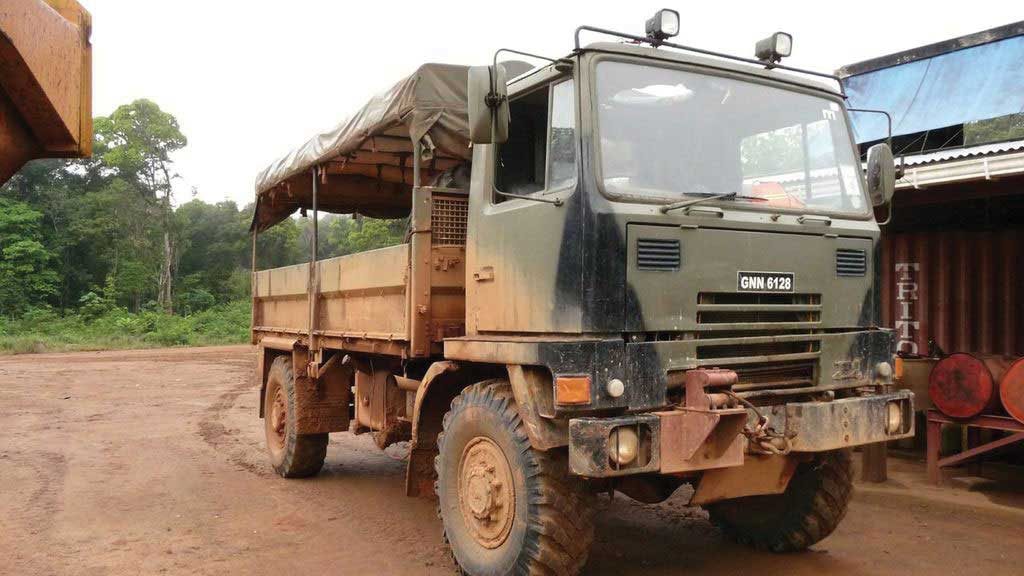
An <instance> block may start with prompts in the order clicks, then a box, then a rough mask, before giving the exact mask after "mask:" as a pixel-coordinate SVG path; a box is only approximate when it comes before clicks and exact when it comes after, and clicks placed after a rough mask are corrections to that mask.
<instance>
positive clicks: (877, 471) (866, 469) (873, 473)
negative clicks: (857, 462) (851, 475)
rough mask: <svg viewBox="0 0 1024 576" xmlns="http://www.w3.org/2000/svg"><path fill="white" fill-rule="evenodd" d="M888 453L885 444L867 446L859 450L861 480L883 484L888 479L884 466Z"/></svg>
mask: <svg viewBox="0 0 1024 576" xmlns="http://www.w3.org/2000/svg"><path fill="white" fill-rule="evenodd" d="M888 452H889V451H888V447H887V445H886V443H885V442H878V443H877V444H868V445H866V446H864V447H863V448H861V475H860V476H861V480H863V481H865V482H885V481H886V480H887V479H888V478H889V473H888V468H887V464H886V458H887V457H888Z"/></svg>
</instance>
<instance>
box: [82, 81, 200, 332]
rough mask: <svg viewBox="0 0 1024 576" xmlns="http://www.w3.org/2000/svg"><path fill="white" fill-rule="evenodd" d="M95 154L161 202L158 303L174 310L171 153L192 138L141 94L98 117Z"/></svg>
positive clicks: (165, 308)
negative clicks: (140, 96) (160, 255)
mask: <svg viewBox="0 0 1024 576" xmlns="http://www.w3.org/2000/svg"><path fill="white" fill-rule="evenodd" d="M93 129H94V132H95V134H96V144H97V146H96V155H97V156H99V158H100V159H101V160H102V162H103V164H104V165H105V167H106V168H107V169H109V170H112V171H114V172H115V173H116V174H117V175H118V176H120V177H122V178H124V179H125V180H127V181H130V182H132V183H133V184H135V185H136V186H137V187H138V190H139V192H140V193H142V194H143V195H144V196H145V197H146V198H150V199H152V200H154V201H155V202H156V204H157V212H158V221H159V223H160V227H159V235H160V240H161V241H160V245H161V252H162V260H161V264H160V270H159V279H158V283H157V302H158V303H159V304H160V306H161V307H163V308H164V310H166V311H168V312H170V311H172V309H173V284H174V272H175V271H174V263H175V248H176V244H175V243H176V237H175V230H174V209H173V190H172V184H173V181H174V179H175V178H176V177H177V174H175V173H174V171H173V168H172V161H171V159H170V155H171V154H172V153H173V152H175V151H177V150H180V149H181V148H184V147H185V145H186V144H187V140H186V138H185V136H184V134H182V133H181V129H180V128H179V126H178V121H177V119H175V117H174V116H173V115H171V114H169V113H167V112H164V111H163V110H161V109H160V107H159V106H157V105H156V103H154V102H152V101H150V100H145V99H140V100H136V101H134V102H132V103H131V104H125V105H123V106H120V107H118V108H117V109H116V110H114V113H113V114H111V115H110V116H109V117H101V118H97V119H96V121H95V122H94V125H93Z"/></svg>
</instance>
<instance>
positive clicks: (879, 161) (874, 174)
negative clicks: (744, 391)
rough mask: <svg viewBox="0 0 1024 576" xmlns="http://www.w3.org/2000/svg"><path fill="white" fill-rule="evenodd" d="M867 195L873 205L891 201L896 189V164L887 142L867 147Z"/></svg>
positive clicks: (881, 204)
mask: <svg viewBox="0 0 1024 576" xmlns="http://www.w3.org/2000/svg"><path fill="white" fill-rule="evenodd" d="M867 180H868V195H869V196H870V197H871V203H872V204H873V205H875V206H883V205H885V204H888V203H889V202H891V201H892V195H893V193H894V192H895V191H896V164H895V162H894V160H893V157H892V149H891V148H889V145H888V144H875V145H874V146H872V147H871V148H868V173H867Z"/></svg>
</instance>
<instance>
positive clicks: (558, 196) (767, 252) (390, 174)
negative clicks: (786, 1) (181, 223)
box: [252, 10, 914, 574]
mask: <svg viewBox="0 0 1024 576" xmlns="http://www.w3.org/2000/svg"><path fill="white" fill-rule="evenodd" d="M678 29H679V17H678V14H676V13H675V12H673V11H670V10H663V11H660V12H659V13H658V14H657V15H656V16H655V17H654V18H652V19H651V21H649V22H648V24H647V35H645V36H640V35H631V34H625V33H619V32H613V31H609V30H603V29H599V28H593V27H586V26H584V27H581V28H579V29H578V30H577V31H576V47H575V49H574V50H573V51H572V52H571V53H570V54H569V55H568V56H566V57H564V58H557V59H551V60H547V59H544V58H540V59H541V60H544V61H545V62H546V64H544V65H542V66H538V67H529V66H526V65H523V64H522V63H521V62H516V61H507V62H499V61H498V60H499V58H498V57H499V54H495V59H494V62H493V63H492V64H491V65H489V66H480V67H470V68H467V67H462V66H451V65H438V64H427V65H424V66H422V67H420V68H419V69H418V70H417V71H416V72H415V73H414V74H412V75H411V76H409V77H407V78H405V79H404V80H402V81H401V82H399V83H398V84H397V85H395V86H394V87H393V88H391V89H390V90H388V91H386V92H383V93H381V94H380V95H379V96H377V97H375V98H374V99H372V100H371V101H370V102H369V103H368V104H367V105H366V106H365V107H363V108H362V109H361V110H360V111H359V112H357V113H356V114H355V115H354V116H352V117H351V118H349V119H348V120H346V121H345V122H344V123H342V124H341V125H340V126H338V127H337V128H336V129H334V130H332V131H329V132H326V133H323V134H320V135H318V136H316V137H315V138H313V139H311V140H310V141H309V142H307V143H306V144H305V145H303V146H302V147H300V148H298V149H296V150H295V151H294V152H292V153H291V154H289V155H288V156H285V157H283V158H281V159H280V160H279V161H277V162H275V163H274V164H272V165H271V166H270V167H268V168H267V169H266V170H265V171H264V172H263V173H261V174H260V175H259V177H258V180H257V207H256V212H255V215H254V220H253V231H254V235H253V238H254V244H253V258H254V262H255V263H258V262H259V259H260V254H257V250H256V246H257V243H256V241H257V240H256V239H257V234H258V233H260V232H263V231H265V230H267V229H268V228H270V227H271V226H273V225H274V224H276V223H278V222H281V221H282V220H284V219H286V218H289V217H291V216H292V214H293V213H294V212H296V211H301V212H303V213H304V214H308V213H309V212H312V215H311V219H310V221H309V222H310V228H311V238H312V242H311V244H312V246H311V253H310V262H308V263H304V264H299V265H295V266H288V267H284V268H276V269H269V270H261V271H256V272H254V276H253V326H252V340H253V343H254V344H257V345H258V363H257V368H256V380H257V383H258V384H259V387H260V396H261V403H260V406H261V407H260V416H261V417H262V418H263V419H264V421H265V430H266V439H267V447H268V451H269V454H270V461H271V464H272V465H273V467H274V469H275V470H276V471H277V472H278V473H279V474H280V475H281V476H284V477H303V476H311V475H314V474H316V473H317V472H318V471H319V470H320V469H321V467H322V466H323V464H324V459H325V455H326V448H327V444H328V435H329V434H330V433H334V432H343V431H350V432H353V433H355V434H362V433H367V434H372V437H373V439H374V441H375V442H376V443H377V444H378V445H379V446H380V447H382V448H384V447H387V446H389V445H391V444H395V443H398V442H408V447H409V453H408V467H407V476H406V490H407V493H408V494H409V495H413V496H436V498H437V502H438V510H439V515H440V518H441V522H442V524H443V527H444V538H445V541H446V542H447V544H448V546H449V547H450V549H451V552H452V555H453V556H454V559H455V561H456V562H457V563H458V565H459V566H460V567H461V569H462V570H463V571H465V572H466V573H469V574H510V573H515V574H525V573H535V572H536V573H557V574H575V573H578V572H580V571H581V569H582V567H583V566H584V563H585V562H586V558H587V553H588V549H589V547H590V545H591V542H592V540H593V514H594V512H593V510H594V509H593V507H592V502H593V499H594V497H595V495H597V494H601V493H613V492H620V493H622V494H625V495H627V496H629V497H631V498H634V499H636V500H638V501H641V502H649V503H653V502H659V501H662V500H664V499H666V498H668V497H669V496H670V495H671V494H672V493H673V492H674V491H675V490H676V489H677V488H679V487H680V486H682V485H684V484H688V485H690V486H692V487H693V497H692V503H693V504H696V505H701V506H704V507H706V508H707V510H708V512H709V513H710V517H711V519H712V520H713V521H714V523H715V524H717V525H718V526H720V527H721V529H722V531H723V532H724V533H725V534H726V535H728V536H730V537H733V538H735V539H737V540H739V541H740V542H744V543H747V544H751V545H754V546H757V547H761V548H767V549H770V550H774V551H777V552H785V551H792V550H800V549H803V548H806V547H807V546H810V545H811V544H814V543H815V542H818V541H819V540H821V539H823V538H825V537H826V536H828V535H829V534H830V533H831V532H832V531H833V529H834V528H835V527H836V525H837V524H838V523H839V521H840V519H841V518H842V517H843V514H844V512H845V510H846V506H847V503H848V502H849V499H850V495H851V489H852V472H851V461H850V455H849V449H850V448H851V447H854V446H862V445H868V444H873V443H880V442H885V441H888V440H894V439H899V438H905V437H908V436H911V435H912V434H913V425H914V423H913V418H912V417H911V415H912V413H913V406H912V401H913V396H912V394H911V393H908V392H904V391H893V390H892V389H891V388H890V386H891V383H892V373H893V369H892V362H891V360H892V338H891V333H890V331H888V330H885V329H882V328H880V327H879V304H880V298H881V296H880V294H879V286H878V282H877V279H878V266H879V257H878V241H879V225H878V224H877V223H876V221H875V218H874V213H873V206H878V207H879V209H880V210H884V205H885V204H886V203H887V202H888V201H889V199H890V198H891V195H892V191H893V185H894V178H895V172H894V166H893V158H892V153H891V151H890V149H889V147H888V145H887V144H885V143H882V144H878V145H876V146H875V147H873V148H872V149H871V150H870V152H869V153H868V154H867V161H866V171H865V170H864V169H863V167H862V163H861V160H860V158H859V154H858V150H857V147H856V145H855V143H854V141H853V139H852V137H851V133H850V122H849V118H848V116H849V115H848V110H847V108H846V106H845V103H844V97H843V93H842V91H841V87H839V86H838V83H837V82H836V79H835V78H834V77H832V76H830V75H827V74H818V73H814V72H811V71H806V70H801V69H797V68H791V67H788V66H786V65H783V64H781V62H780V60H781V58H782V57H784V56H787V55H788V54H789V52H790V49H791V45H792V39H791V37H789V36H788V35H786V34H782V33H777V34H774V35H772V36H771V37H770V38H768V39H766V40H764V41H762V42H760V43H758V46H757V50H756V57H755V58H741V57H734V56H728V55H725V54H720V53H716V52H713V51H708V50H702V49H697V48H693V47H688V46H684V45H680V44H675V43H672V42H669V40H668V39H669V38H671V37H672V36H673V35H674V34H676V33H677V32H678ZM584 33H585V34H588V35H596V34H602V35H605V36H612V37H615V38H617V39H618V40H624V42H619V41H612V42H597V43H592V44H589V45H586V46H583V45H581V44H580V36H581V34H584ZM499 52H515V51H499ZM520 54H525V53H520ZM525 55H526V56H531V55H529V54H525ZM319 211H327V212H334V213H356V214H360V215H362V216H364V217H372V218H402V217H407V218H408V226H407V232H406V241H405V242H404V243H401V244H399V245H395V246H390V247H386V248H381V249H377V250H372V251H368V252H364V253H357V254H349V255H345V256H341V257H337V258H329V259H318V258H317V243H318V238H319V231H318V220H317V215H318V212H319ZM254 269H256V267H255V266H254ZM342 465H343V464H342Z"/></svg>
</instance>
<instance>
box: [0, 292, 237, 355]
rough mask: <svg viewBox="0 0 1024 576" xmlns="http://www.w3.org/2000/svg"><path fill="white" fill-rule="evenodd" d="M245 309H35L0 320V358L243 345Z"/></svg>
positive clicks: (230, 306)
mask: <svg viewBox="0 0 1024 576" xmlns="http://www.w3.org/2000/svg"><path fill="white" fill-rule="evenodd" d="M250 311H251V308H250V303H249V301H247V300H245V301H237V302H230V303H228V304H220V305H217V306H214V307H212V308H209V309H207V310H203V311H202V312H196V313H195V314H189V315H187V316H176V315H171V314H164V313H162V312H153V311H145V312H139V313H131V312H128V311H127V310H125V309H123V308H114V309H112V310H109V311H107V312H105V313H103V314H101V315H98V316H91V315H88V314H83V313H81V312H71V313H68V314H64V315H61V314H60V313H59V312H57V311H55V310H52V309H49V308H37V309H34V310H30V311H29V312H27V313H25V315H24V316H22V317H21V318H18V319H16V320H9V319H0V354H28V353H41V352H69V351H75V350H115V349H124V348H159V347H166V346H214V345H220V344H245V343H247V342H248V341H249V314H250Z"/></svg>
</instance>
